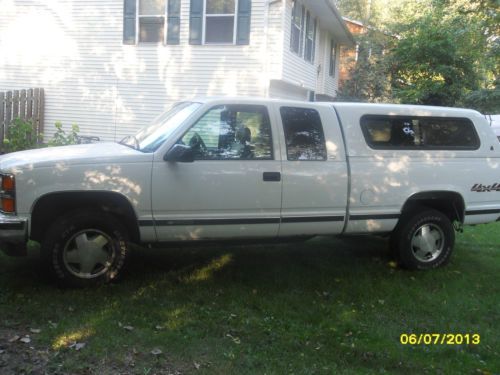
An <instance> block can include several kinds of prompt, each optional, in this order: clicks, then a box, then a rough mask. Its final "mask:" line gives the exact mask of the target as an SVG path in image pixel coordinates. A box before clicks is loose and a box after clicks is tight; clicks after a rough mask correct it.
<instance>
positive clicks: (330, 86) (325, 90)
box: [316, 30, 339, 97]
mask: <svg viewBox="0 0 500 375" xmlns="http://www.w3.org/2000/svg"><path fill="white" fill-rule="evenodd" d="M332 38H333V37H332V35H331V34H330V33H328V32H326V31H323V30H321V35H320V37H319V46H318V50H319V55H318V54H317V55H316V56H317V58H318V60H317V61H318V64H320V65H321V68H320V69H319V70H320V73H319V76H318V82H317V85H316V93H317V94H323V95H328V96H330V97H335V96H337V90H338V83H339V80H338V74H339V72H338V66H339V53H336V55H335V60H336V62H335V74H334V75H333V76H331V75H330V41H331V40H332ZM333 39H334V40H335V38H333ZM337 52H338V51H337Z"/></svg>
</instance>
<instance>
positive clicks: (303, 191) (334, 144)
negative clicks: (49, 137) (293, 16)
mask: <svg viewBox="0 0 500 375" xmlns="http://www.w3.org/2000/svg"><path fill="white" fill-rule="evenodd" d="M0 173H1V192H0V199H1V207H0V209H1V214H0V248H2V249H3V250H5V251H6V252H8V253H10V254H16V253H17V254H21V253H23V252H25V249H26V242H27V241H28V240H34V241H38V242H40V243H41V253H42V259H43V260H44V261H45V263H46V264H47V266H48V267H49V269H50V270H51V271H52V273H53V274H54V275H55V276H56V278H57V279H58V280H59V281H61V282H62V283H63V284H69V285H76V286H85V285H92V284H96V283H102V282H106V281H109V280H111V279H113V278H115V277H116V276H117V275H118V274H119V273H120V271H121V270H122V267H123V265H124V263H125V260H126V258H127V254H128V252H129V244H130V243H131V242H133V243H158V242H164V243H169V242H170V243H172V242H176V243H179V242H181V243H188V242H190V241H202V240H217V241H220V240H228V239H232V240H234V239H266V238H267V239H276V238H277V239H281V238H283V239H284V238H289V237H310V236H316V235H354V234H388V235H390V236H391V240H390V247H391V248H392V250H393V251H394V254H395V256H396V257H397V259H398V261H399V264H401V265H402V266H404V267H407V268H411V269H429V268H434V267H438V266H440V265H443V264H445V263H446V262H447V261H448V259H449V258H450V255H451V253H452V250H453V246H454V239H455V230H460V229H461V228H462V225H464V224H479V223H488V222H493V221H497V220H499V218H500V143H499V142H498V140H497V138H496V136H495V135H494V134H493V131H492V129H491V127H490V126H489V124H488V122H487V121H486V120H485V118H484V117H483V116H482V115H481V114H479V113H478V112H475V111H472V110H465V109H456V108H440V107H424V106H407V105H376V104H353V103H311V102H293V101H282V100H270V99H245V98H215V99H214V98H211V99H199V100H192V101H186V102H181V103H177V104H175V105H174V106H173V107H172V108H171V109H170V110H169V111H167V112H165V113H164V114H162V115H161V116H159V117H158V118H157V119H156V120H155V121H154V122H153V123H152V124H151V125H150V126H148V127H146V128H144V129H142V130H141V131H139V132H138V133H137V134H136V135H135V136H129V137H127V138H125V139H124V140H123V141H121V142H120V143H97V144H87V145H77V146H67V147H57V148H46V149H38V150H30V151H23V152H17V153H12V154H8V155H4V156H2V157H1V158H0Z"/></svg>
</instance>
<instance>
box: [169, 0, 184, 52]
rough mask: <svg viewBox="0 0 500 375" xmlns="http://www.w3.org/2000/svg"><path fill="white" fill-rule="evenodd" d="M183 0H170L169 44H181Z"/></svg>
mask: <svg viewBox="0 0 500 375" xmlns="http://www.w3.org/2000/svg"><path fill="white" fill-rule="evenodd" d="M180 27H181V0H168V12H167V44H179V33H180Z"/></svg>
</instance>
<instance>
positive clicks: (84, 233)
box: [41, 210, 130, 287]
mask: <svg viewBox="0 0 500 375" xmlns="http://www.w3.org/2000/svg"><path fill="white" fill-rule="evenodd" d="M129 246H130V245H129V237H128V235H127V230H126V228H125V227H124V226H123V225H122V223H121V222H120V221H119V220H118V219H117V218H116V217H115V216H113V215H111V214H108V213H105V212H102V211H98V210H78V211H73V212H70V213H68V214H66V215H64V216H62V217H60V218H59V219H57V220H56V221H55V222H54V223H53V224H52V225H51V226H50V228H49V230H48V231H47V234H46V236H45V239H44V241H43V242H42V246H41V255H42V261H43V262H44V264H45V266H46V268H48V271H49V272H50V273H51V275H52V276H53V277H54V278H55V280H56V281H57V282H58V283H59V284H60V285H61V286H66V287H89V286H95V285H99V284H104V283H107V282H110V281H112V280H115V279H117V277H118V276H119V275H120V274H121V272H122V270H123V268H124V266H125V262H126V260H127V257H128V254H129V251H130V248H129Z"/></svg>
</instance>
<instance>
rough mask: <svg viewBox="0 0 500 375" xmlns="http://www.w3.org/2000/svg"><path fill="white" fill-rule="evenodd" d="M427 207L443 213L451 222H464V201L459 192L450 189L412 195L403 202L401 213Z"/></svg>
mask: <svg viewBox="0 0 500 375" xmlns="http://www.w3.org/2000/svg"><path fill="white" fill-rule="evenodd" d="M422 206H424V207H429V208H433V209H435V210H437V211H440V212H442V213H443V214H445V215H446V216H447V217H448V218H449V219H450V221H451V222H454V221H458V222H460V223H463V222H464V216H465V203H464V199H463V198H462V196H461V195H460V194H459V193H456V192H450V191H428V192H422V193H417V194H415V195H412V196H411V197H410V198H409V199H408V200H407V201H406V203H405V204H404V206H403V209H402V211H401V213H402V214H404V213H407V212H409V211H413V210H416V209H417V208H418V207H422Z"/></svg>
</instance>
